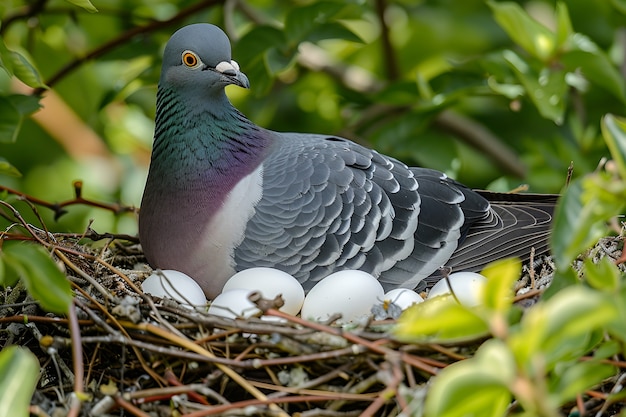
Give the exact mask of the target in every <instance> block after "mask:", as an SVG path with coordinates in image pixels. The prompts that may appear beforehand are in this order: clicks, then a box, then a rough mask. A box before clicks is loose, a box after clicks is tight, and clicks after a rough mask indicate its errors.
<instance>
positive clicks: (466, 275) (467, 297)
mask: <svg viewBox="0 0 626 417" xmlns="http://www.w3.org/2000/svg"><path fill="white" fill-rule="evenodd" d="M448 280H449V281H450V285H451V286H452V289H453V290H454V295H455V296H456V298H457V299H458V300H459V302H460V303H461V304H463V305H465V306H468V307H472V306H477V305H479V304H480V303H481V299H482V291H483V287H484V286H485V284H486V283H487V278H485V277H484V276H483V275H480V274H477V273H475V272H455V273H454V274H450V276H449V277H448ZM450 293H451V291H450V288H449V287H448V282H447V281H446V279H442V280H440V281H439V282H437V283H436V284H435V285H433V287H432V289H431V290H430V292H429V293H428V298H433V297H436V296H438V295H443V294H450Z"/></svg>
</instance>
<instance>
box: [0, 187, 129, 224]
mask: <svg viewBox="0 0 626 417" xmlns="http://www.w3.org/2000/svg"><path fill="white" fill-rule="evenodd" d="M73 186H74V194H75V197H74V198H73V199H71V200H66V201H63V202H61V203H50V202H48V201H45V200H42V199H39V198H37V197H33V196H31V195H28V194H26V193H23V192H21V191H17V190H14V189H12V188H9V187H5V186H3V185H0V191H5V192H7V193H9V194H12V195H16V196H18V197H21V198H22V199H23V200H25V201H27V202H29V203H32V204H36V205H38V206H41V207H45V208H47V209H50V210H52V211H53V212H54V219H55V220H58V219H59V217H61V216H62V215H63V214H65V213H67V211H66V210H64V208H65V207H68V206H72V205H86V206H91V207H97V208H101V209H104V210H109V211H111V212H113V213H114V214H122V213H129V212H137V209H136V208H135V207H131V206H123V205H121V204H111V203H103V202H99V201H94V200H90V199H86V198H83V197H82V187H83V183H82V181H75V182H74V183H73Z"/></svg>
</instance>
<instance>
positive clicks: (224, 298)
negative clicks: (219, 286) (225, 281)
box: [209, 288, 261, 319]
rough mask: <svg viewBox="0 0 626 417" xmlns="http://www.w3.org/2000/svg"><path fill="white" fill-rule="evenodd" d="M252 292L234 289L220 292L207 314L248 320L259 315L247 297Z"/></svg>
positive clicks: (258, 311)
mask: <svg viewBox="0 0 626 417" xmlns="http://www.w3.org/2000/svg"><path fill="white" fill-rule="evenodd" d="M252 292H254V291H253V290H245V289H241V288H236V289H232V290H228V291H224V292H222V293H221V294H220V295H218V296H217V297H215V299H214V300H213V302H211V305H210V306H209V314H214V315H216V316H221V317H227V318H231V319H234V318H248V317H252V316H256V315H258V314H260V313H261V310H259V309H258V308H257V306H256V305H254V303H253V302H252V301H250V300H249V299H248V296H249V295H250V294H251V293H252Z"/></svg>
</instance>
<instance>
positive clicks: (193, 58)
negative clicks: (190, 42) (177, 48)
mask: <svg viewBox="0 0 626 417" xmlns="http://www.w3.org/2000/svg"><path fill="white" fill-rule="evenodd" d="M199 63H200V59H199V58H198V55H196V54H194V53H193V52H191V51H185V52H183V64H185V65H187V66H188V67H190V68H194V67H196V66H198V64H199Z"/></svg>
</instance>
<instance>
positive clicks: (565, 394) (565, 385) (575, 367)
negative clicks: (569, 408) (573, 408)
mask: <svg viewBox="0 0 626 417" xmlns="http://www.w3.org/2000/svg"><path fill="white" fill-rule="evenodd" d="M612 375H615V367H613V366H611V365H606V364H602V363H599V362H597V361H588V362H578V363H573V364H567V366H565V367H564V370H563V372H562V373H561V374H560V375H558V377H557V378H555V380H553V382H552V384H551V387H550V391H551V392H554V393H556V394H557V395H558V396H559V398H560V401H561V403H565V402H567V401H570V400H572V399H574V398H575V397H576V395H578V394H582V393H584V392H585V391H586V390H588V389H589V388H592V387H593V386H594V385H597V384H599V383H601V382H602V381H603V380H604V379H605V378H609V377H610V376H612Z"/></svg>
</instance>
